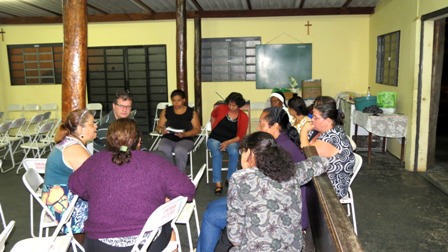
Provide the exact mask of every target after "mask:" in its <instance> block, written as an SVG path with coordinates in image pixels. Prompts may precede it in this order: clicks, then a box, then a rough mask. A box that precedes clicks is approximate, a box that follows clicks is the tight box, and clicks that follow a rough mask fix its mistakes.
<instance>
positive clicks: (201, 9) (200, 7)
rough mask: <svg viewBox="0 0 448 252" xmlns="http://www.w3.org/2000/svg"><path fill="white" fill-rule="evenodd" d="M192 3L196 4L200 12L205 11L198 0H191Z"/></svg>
mask: <svg viewBox="0 0 448 252" xmlns="http://www.w3.org/2000/svg"><path fill="white" fill-rule="evenodd" d="M191 2H192V3H193V4H194V6H196V9H198V11H204V9H203V8H202V6H201V5H200V4H199V3H198V1H197V0H191Z"/></svg>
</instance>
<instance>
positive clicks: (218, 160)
mask: <svg viewBox="0 0 448 252" xmlns="http://www.w3.org/2000/svg"><path fill="white" fill-rule="evenodd" d="M220 145H221V142H220V141H218V140H215V139H213V138H209V139H208V141H207V148H208V149H209V150H210V152H211V153H212V166H213V183H218V182H222V180H221V170H222V151H221V150H220V149H219V146H220ZM239 148H240V143H239V142H237V143H232V144H229V145H227V148H226V151H227V153H229V170H228V171H227V180H229V179H230V177H231V176H232V174H233V173H234V172H235V171H236V166H237V165H238V156H239V152H238V150H239Z"/></svg>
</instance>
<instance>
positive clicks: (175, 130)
mask: <svg viewBox="0 0 448 252" xmlns="http://www.w3.org/2000/svg"><path fill="white" fill-rule="evenodd" d="M166 130H167V131H168V132H169V133H180V132H184V131H185V130H184V129H175V128H171V127H166Z"/></svg>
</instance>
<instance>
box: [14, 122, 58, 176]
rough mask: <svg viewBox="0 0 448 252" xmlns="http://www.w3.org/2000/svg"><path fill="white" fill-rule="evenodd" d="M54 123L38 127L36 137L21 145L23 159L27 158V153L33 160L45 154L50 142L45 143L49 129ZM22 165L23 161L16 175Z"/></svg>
mask: <svg viewBox="0 0 448 252" xmlns="http://www.w3.org/2000/svg"><path fill="white" fill-rule="evenodd" d="M53 125H54V122H47V123H45V124H43V125H42V126H40V127H39V130H38V131H37V133H36V135H35V136H34V137H32V139H30V141H28V142H26V143H23V144H21V145H20V148H22V149H23V151H24V157H23V159H25V158H27V157H28V153H29V152H30V151H31V152H32V153H33V157H34V158H40V157H41V156H42V155H43V154H44V153H45V152H46V149H47V148H48V149H50V145H51V142H49V141H45V139H46V138H47V136H48V134H50V132H51V129H53ZM22 165H23V160H22V162H21V163H20V165H19V167H17V174H19V170H20V168H21V167H22Z"/></svg>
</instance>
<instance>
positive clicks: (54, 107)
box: [40, 103, 58, 111]
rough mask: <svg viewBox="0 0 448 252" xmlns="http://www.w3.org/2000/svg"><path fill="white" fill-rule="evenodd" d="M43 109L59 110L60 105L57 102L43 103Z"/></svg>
mask: <svg viewBox="0 0 448 252" xmlns="http://www.w3.org/2000/svg"><path fill="white" fill-rule="evenodd" d="M40 108H41V110H42V111H56V110H58V105H57V104H56V103H47V104H42V106H41V107H40Z"/></svg>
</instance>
